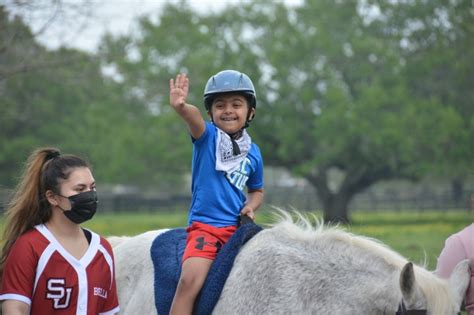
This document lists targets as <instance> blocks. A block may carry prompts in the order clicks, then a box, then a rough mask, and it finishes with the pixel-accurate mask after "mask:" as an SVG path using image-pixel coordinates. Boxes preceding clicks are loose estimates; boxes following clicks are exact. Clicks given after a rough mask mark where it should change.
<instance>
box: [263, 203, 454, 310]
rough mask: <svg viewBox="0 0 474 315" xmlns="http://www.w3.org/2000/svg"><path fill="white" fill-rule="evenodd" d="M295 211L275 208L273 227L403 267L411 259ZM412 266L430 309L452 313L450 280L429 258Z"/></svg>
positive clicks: (301, 239)
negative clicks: (429, 267) (433, 269)
mask: <svg viewBox="0 0 474 315" xmlns="http://www.w3.org/2000/svg"><path fill="white" fill-rule="evenodd" d="M293 214H294V216H292V215H291V214H290V213H289V212H287V211H284V210H281V209H278V208H276V212H275V213H274V216H275V217H276V223H273V224H271V227H272V228H274V229H275V230H279V231H280V233H283V234H285V235H287V236H288V237H290V238H292V239H294V240H297V241H301V242H314V241H315V240H317V239H319V240H321V239H327V240H335V241H340V242H344V243H346V244H349V245H351V246H353V247H358V248H360V249H362V250H364V251H367V252H369V253H371V254H373V255H374V256H376V257H380V258H382V259H383V260H384V261H385V262H386V263H387V264H389V265H391V266H394V267H395V268H396V269H398V270H400V271H401V270H402V268H403V266H405V264H406V263H408V260H407V259H406V258H405V257H403V256H402V255H400V254H399V253H397V252H396V251H394V250H392V249H391V248H390V247H389V246H387V245H386V244H383V243H382V242H381V241H379V240H377V239H375V238H371V237H367V236H362V235H356V234H353V233H351V232H348V231H345V230H344V229H343V228H342V227H340V226H339V225H333V226H329V225H325V224H324V220H322V219H319V218H317V217H316V216H315V215H314V214H309V216H311V217H312V219H313V221H314V224H313V223H312V222H311V221H312V220H311V219H310V218H308V216H305V215H303V214H301V213H300V212H298V211H293ZM295 217H296V218H295ZM413 266H414V272H415V278H416V283H417V284H418V286H419V287H420V289H421V291H422V292H423V294H424V296H425V298H426V300H427V305H428V311H429V313H431V314H449V313H450V312H452V310H450V309H449V305H452V303H453V297H452V296H451V294H450V293H449V292H450V291H449V285H448V282H447V281H446V280H444V279H441V278H438V277H437V276H435V275H434V273H433V272H431V271H428V270H427V269H426V262H425V264H423V265H421V266H420V265H416V264H414V265H413Z"/></svg>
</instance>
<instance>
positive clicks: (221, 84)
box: [204, 70, 257, 111]
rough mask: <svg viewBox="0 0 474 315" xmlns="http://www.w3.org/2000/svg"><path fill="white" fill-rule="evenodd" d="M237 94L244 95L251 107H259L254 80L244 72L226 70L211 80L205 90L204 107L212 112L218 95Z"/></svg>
mask: <svg viewBox="0 0 474 315" xmlns="http://www.w3.org/2000/svg"><path fill="white" fill-rule="evenodd" d="M231 92H236V93H238V94H242V95H244V96H245V97H246V98H247V100H248V102H249V105H250V106H251V107H253V108H256V107H257V94H256V93H255V88H254V86H253V83H252V80H250V78H249V77H248V76H247V75H246V74H245V73H242V72H239V71H235V70H224V71H221V72H219V73H217V74H216V75H214V76H212V77H210V78H209V80H208V81H207V84H206V87H205V88H204V105H205V106H206V110H207V111H210V110H211V105H212V102H213V100H214V98H215V96H216V95H217V94H221V93H231Z"/></svg>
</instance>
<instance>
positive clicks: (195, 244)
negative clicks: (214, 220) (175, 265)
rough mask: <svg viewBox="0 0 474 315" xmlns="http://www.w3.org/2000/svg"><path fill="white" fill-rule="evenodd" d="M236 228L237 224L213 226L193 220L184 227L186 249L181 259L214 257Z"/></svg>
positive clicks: (212, 258)
mask: <svg viewBox="0 0 474 315" xmlns="http://www.w3.org/2000/svg"><path fill="white" fill-rule="evenodd" d="M235 230H237V226H226V227H215V226H212V225H209V224H205V223H200V222H193V223H192V224H191V226H189V227H188V228H187V229H186V232H187V233H188V236H187V238H186V249H185V250H184V255H183V260H182V261H185V260H186V259H188V258H189V257H203V258H207V259H210V260H214V259H215V258H216V255H217V253H218V252H219V250H220V249H221V247H222V246H223V245H224V244H225V243H227V241H228V240H229V238H230V237H231V236H232V234H234V232H235Z"/></svg>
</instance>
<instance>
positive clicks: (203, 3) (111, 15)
mask: <svg viewBox="0 0 474 315" xmlns="http://www.w3.org/2000/svg"><path fill="white" fill-rule="evenodd" d="M246 1H247V2H248V1H251V0H240V1H239V0H188V2H189V3H190V5H191V6H192V7H193V8H194V9H196V10H197V11H201V12H209V11H216V10H220V9H222V8H223V7H225V6H226V5H229V4H235V3H239V2H246ZM273 1H285V2H286V3H288V4H289V5H296V4H298V3H301V1H302V0H273ZM2 2H4V3H5V4H6V7H7V8H8V9H9V10H10V11H11V12H14V13H17V12H21V11H20V10H15V9H16V6H15V5H14V3H15V0H0V3H2ZM51 2H52V1H51V0H35V2H34V5H37V8H46V7H47V6H48V7H49V8H48V9H44V10H38V9H37V10H31V11H35V12H36V13H35V14H22V16H23V18H24V19H25V21H26V22H27V23H28V24H30V26H31V27H32V29H33V32H34V33H38V36H37V38H38V40H39V41H40V42H41V43H43V44H44V45H46V46H47V47H48V48H51V49H56V48H58V47H59V46H66V47H71V48H77V49H81V50H86V51H91V52H93V51H95V50H96V48H97V46H98V43H99V42H100V39H101V37H102V35H103V34H104V33H105V32H110V33H112V34H114V35H120V34H127V33H130V32H133V31H134V25H135V24H134V20H135V19H136V18H137V17H139V16H142V15H146V14H151V15H152V16H153V15H158V14H159V12H160V10H161V8H162V7H163V5H164V4H165V3H167V2H173V3H175V2H179V0H170V1H167V0H102V1H99V0H89V1H88V2H89V3H90V6H87V10H86V9H85V7H86V6H81V7H76V8H75V9H74V10H69V11H70V12H68V11H66V10H62V11H61V10H60V8H56V9H58V10H60V11H59V12H61V14H58V15H57V16H55V18H54V19H51V16H52V14H51V12H54V10H51V4H50V3H51ZM62 2H63V3H66V4H67V5H68V6H69V7H74V6H75V5H76V6H77V5H78V4H80V3H83V2H84V0H63V1H62ZM23 12H24V10H23ZM72 12H75V13H72ZM77 12H81V14H77ZM50 20H52V22H49V21H50ZM45 25H47V27H46V28H44V26H45ZM43 29H44V31H42V30H43Z"/></svg>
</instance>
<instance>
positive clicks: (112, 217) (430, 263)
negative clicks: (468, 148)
mask: <svg viewBox="0 0 474 315" xmlns="http://www.w3.org/2000/svg"><path fill="white" fill-rule="evenodd" d="M313 214H315V215H316V217H321V213H318V212H315V213H313ZM352 220H353V222H352V224H351V225H348V226H343V228H344V229H346V230H347V231H350V232H352V233H355V234H361V235H365V236H369V237H373V238H376V239H378V240H380V241H382V242H383V243H385V244H387V245H388V246H390V247H391V248H392V249H394V250H396V251H397V252H399V253H401V254H402V255H403V256H405V257H407V258H408V259H409V260H411V261H413V262H414V263H417V264H423V263H424V262H425V260H426V264H427V267H428V269H431V270H432V269H434V268H435V266H436V259H437V257H438V255H439V253H440V251H441V249H442V248H443V245H444V240H445V239H446V237H448V236H449V235H451V234H452V233H454V232H456V231H459V230H460V229H461V228H463V227H464V226H467V225H468V224H470V223H471V222H472V221H473V218H472V217H471V216H470V214H469V213H468V212H452V211H451V212H375V213H374V212H370V213H369V212H360V211H358V212H355V213H353V214H352ZM186 222H187V214H186V213H185V212H173V213H161V212H154V213H130V212H129V213H118V214H100V213H99V214H97V216H96V217H95V218H94V220H93V221H91V222H89V223H87V224H85V226H86V227H89V228H90V229H92V230H94V231H96V232H98V233H100V234H102V235H105V236H108V235H136V234H139V233H142V232H145V231H148V230H154V229H161V228H169V227H183V226H185V225H186ZM272 222H274V219H273V216H272V213H271V212H269V211H262V212H260V213H259V214H258V216H257V223H259V224H261V225H263V226H267V224H271V223H272Z"/></svg>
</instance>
